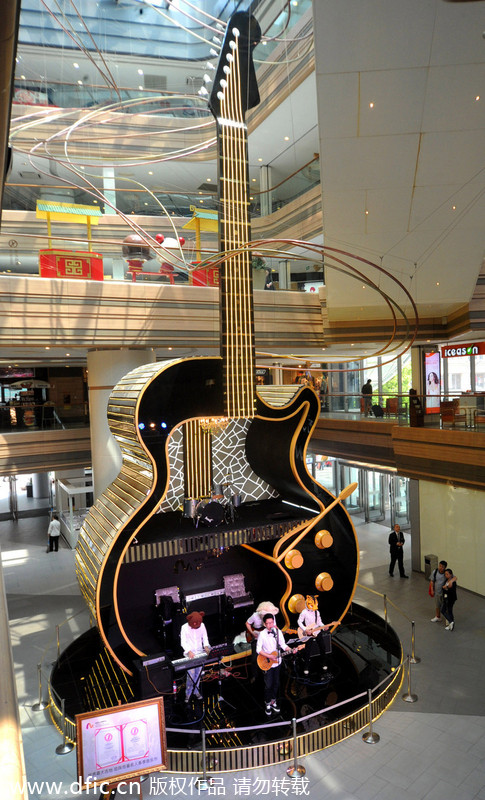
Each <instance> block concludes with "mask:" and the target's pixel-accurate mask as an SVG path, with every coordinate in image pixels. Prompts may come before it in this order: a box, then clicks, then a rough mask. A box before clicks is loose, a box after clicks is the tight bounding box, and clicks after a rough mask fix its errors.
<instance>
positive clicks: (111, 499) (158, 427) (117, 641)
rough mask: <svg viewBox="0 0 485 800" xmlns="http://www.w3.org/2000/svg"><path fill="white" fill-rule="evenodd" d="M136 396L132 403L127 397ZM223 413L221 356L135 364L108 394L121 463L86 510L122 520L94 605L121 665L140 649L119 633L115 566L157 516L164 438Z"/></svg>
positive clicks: (166, 473) (163, 483)
mask: <svg viewBox="0 0 485 800" xmlns="http://www.w3.org/2000/svg"><path fill="white" fill-rule="evenodd" d="M140 373H141V375H142V376H143V378H142V382H144V385H143V386H140ZM150 373H153V374H150ZM135 394H136V402H135V404H134V405H133V404H132V403H131V397H132V395H135ZM222 414H223V406H222V361H221V359H220V358H194V359H180V360H176V361H174V362H169V363H168V364H165V365H160V364H158V365H153V364H151V365H147V367H146V368H145V369H143V368H138V369H136V370H134V371H133V372H131V373H128V375H126V376H125V377H124V378H123V380H122V381H121V382H120V383H119V384H118V385H117V386H116V387H115V388H114V390H113V393H112V395H111V397H110V403H109V407H108V422H109V425H110V429H111V432H112V433H113V435H114V437H115V439H116V440H117V442H118V444H119V446H120V448H121V451H122V454H123V467H122V470H121V472H120V474H119V475H118V477H117V478H116V480H115V481H113V483H112V484H111V485H110V486H108V488H107V489H106V490H105V492H104V493H103V495H102V496H101V497H100V498H99V499H98V500H97V501H96V503H95V505H94V507H93V509H92V510H91V512H90V515H93V516H94V519H93V522H92V524H93V523H95V522H96V520H97V519H98V518H99V517H102V518H106V517H108V513H109V512H111V513H114V514H115V515H116V517H117V520H116V521H117V523H121V524H118V525H117V530H116V531H112V530H111V529H110V533H111V536H112V542H111V544H110V547H109V549H108V550H107V552H106V553H105V555H104V561H103V564H102V566H101V568H100V570H99V577H98V581H97V601H96V607H97V617H98V625H99V628H100V631H101V634H102V636H103V638H104V639H105V641H106V643H107V644H108V645H109V647H110V649H111V650H112V652H113V654H114V655H115V657H116V658H117V660H118V661H119V663H120V664H121V665H122V666H124V667H126V665H129V664H131V662H132V660H133V658H134V657H137V656H139V655H141V654H142V653H141V651H139V650H137V649H135V650H134V649H133V648H132V647H131V646H130V645H129V644H128V641H127V639H128V637H126V636H124V635H123V633H124V626H123V621H122V619H120V617H119V614H118V602H117V582H118V575H119V569H120V566H121V563H122V561H123V559H124V555H125V553H126V550H127V548H128V547H129V545H130V543H131V542H132V541H133V539H134V538H135V537H136V538H139V539H140V540H142V538H143V530H144V527H145V526H146V525H150V523H151V524H153V520H154V519H155V521H156V517H155V518H154V515H155V514H156V512H157V510H158V508H159V506H160V503H161V501H162V500H163V498H164V497H165V494H166V492H167V488H168V485H169V479H170V466H169V461H168V456H167V441H168V439H169V437H170V434H171V433H172V432H173V431H174V430H175V428H177V427H179V426H180V425H182V424H183V423H184V422H186V421H187V420H189V419H193V418H194V417H204V416H212V415H216V416H221V415H222ZM134 442H135V444H134ZM134 473H137V475H136V476H135V474H134ZM140 473H141V474H143V473H145V474H146V476H147V482H146V485H145V488H144V487H141V488H139V487H138V486H134V481H135V478H138V477H139V474H140ZM143 489H144V490H143ZM143 495H144V496H143ZM135 504H136V508H135V507H134V506H135ZM157 516H158V515H157ZM108 520H109V521H110V518H109V517H108ZM87 523H88V525H89V523H90V518H89V517H88V518H87Z"/></svg>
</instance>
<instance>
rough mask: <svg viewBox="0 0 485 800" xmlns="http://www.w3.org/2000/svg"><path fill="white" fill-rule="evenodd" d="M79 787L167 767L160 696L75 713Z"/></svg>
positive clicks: (116, 781)
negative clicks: (83, 712) (99, 709)
mask: <svg viewBox="0 0 485 800" xmlns="http://www.w3.org/2000/svg"><path fill="white" fill-rule="evenodd" d="M76 728H77V760H78V776H79V780H80V782H81V788H82V789H85V788H86V787H87V786H95V785H98V784H100V783H102V784H105V785H106V784H110V785H111V784H117V783H120V782H122V781H128V780H133V779H136V778H137V777H139V776H140V775H145V774H147V773H150V772H159V771H160V770H164V769H167V741H166V733H165V716H164V713H163V698H161V697H157V698H153V699H150V700H140V701H139V702H135V703H127V704H126V705H122V706H114V707H112V708H105V709H103V710H101V711H89V712H87V713H85V714H77V715H76Z"/></svg>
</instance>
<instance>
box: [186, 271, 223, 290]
mask: <svg viewBox="0 0 485 800" xmlns="http://www.w3.org/2000/svg"><path fill="white" fill-rule="evenodd" d="M191 275H192V285H193V286H219V268H218V267H204V268H203V269H194V271H193V272H192V273H191Z"/></svg>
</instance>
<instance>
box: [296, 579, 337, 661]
mask: <svg viewBox="0 0 485 800" xmlns="http://www.w3.org/2000/svg"><path fill="white" fill-rule="evenodd" d="M334 624H335V623H333V622H330V623H328V625H325V623H323V622H322V618H321V616H320V612H319V610H318V595H316V596H315V597H312V596H311V595H309V594H308V595H307V597H306V606H305V608H304V609H303V611H302V612H301V614H300V616H299V617H298V636H300V637H302V636H311V637H312V638H311V639H309V640H308V642H307V643H306V646H305V650H304V661H303V663H304V667H303V673H304V675H308V673H309V671H310V658H311V655H312V650H313V649H314V647H315V645H314V643H316V645H317V647H318V649H319V651H320V656H321V658H322V659H324V658H325V655H326V646H325V636H324V635H323V631H328V629H329V628H330V626H331V625H334ZM322 670H323V671H324V672H325V671H326V670H327V666H326V664H322Z"/></svg>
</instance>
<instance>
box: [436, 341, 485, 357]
mask: <svg viewBox="0 0 485 800" xmlns="http://www.w3.org/2000/svg"><path fill="white" fill-rule="evenodd" d="M483 355H485V342H478V343H477V344H460V345H453V346H451V345H447V346H446V347H442V348H441V357H442V358H458V357H459V356H483Z"/></svg>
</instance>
